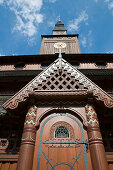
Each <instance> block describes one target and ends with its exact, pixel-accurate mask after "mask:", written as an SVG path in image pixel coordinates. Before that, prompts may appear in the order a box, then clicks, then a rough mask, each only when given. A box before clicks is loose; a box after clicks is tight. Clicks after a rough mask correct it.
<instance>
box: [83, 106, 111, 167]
mask: <svg viewBox="0 0 113 170" xmlns="http://www.w3.org/2000/svg"><path fill="white" fill-rule="evenodd" d="M85 110H86V117H87V124H88V127H87V133H88V139H89V148H90V155H91V161H92V167H93V170H108V164H107V160H106V156H105V150H104V145H103V141H102V136H101V132H100V128H99V121H98V118H97V114H96V112H95V110H94V108H93V106H92V105H87V106H86V107H85Z"/></svg>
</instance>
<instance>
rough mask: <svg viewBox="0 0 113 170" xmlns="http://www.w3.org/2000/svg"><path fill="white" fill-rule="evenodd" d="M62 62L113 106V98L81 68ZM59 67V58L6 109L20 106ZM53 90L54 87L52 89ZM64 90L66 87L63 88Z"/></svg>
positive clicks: (80, 80) (94, 92)
mask: <svg viewBox="0 0 113 170" xmlns="http://www.w3.org/2000/svg"><path fill="white" fill-rule="evenodd" d="M61 62H62V70H64V71H66V72H67V74H69V75H70V76H71V77H72V78H74V79H75V80H76V81H78V82H79V83H80V84H82V85H83V87H84V88H86V89H88V91H90V92H92V93H93V96H95V97H96V99H97V100H100V101H103V102H104V104H105V106H106V107H109V108H112V107H113V98H112V97H111V96H110V95H109V94H107V93H106V92H105V91H103V90H102V89H101V88H100V87H99V86H97V85H96V84H95V83H93V82H92V81H91V80H90V79H88V78H87V77H86V76H85V75H83V74H82V73H81V72H80V71H79V70H77V69H75V68H74V67H72V66H71V65H70V64H69V63H67V61H65V60H64V59H61ZM58 69H59V59H57V60H56V61H54V62H53V64H51V65H50V66H49V67H48V68H47V69H46V70H44V71H43V72H41V74H39V75H38V76H36V77H35V78H34V79H33V80H32V81H31V82H29V83H28V84H27V85H26V86H25V87H24V88H22V89H21V90H20V91H19V92H18V93H17V94H15V95H14V96H13V97H12V98H11V99H10V100H8V101H7V102H6V103H5V104H4V105H3V107H4V108H5V109H7V108H10V109H15V108H17V107H18V104H19V103H20V102H23V101H25V100H26V99H27V98H28V97H29V94H30V93H31V92H33V91H34V89H35V88H37V86H38V85H41V84H42V83H43V82H44V81H45V80H47V78H48V77H50V76H51V74H53V73H54V72H55V71H57V70H58ZM51 90H52V89H51ZM62 90H64V89H62Z"/></svg>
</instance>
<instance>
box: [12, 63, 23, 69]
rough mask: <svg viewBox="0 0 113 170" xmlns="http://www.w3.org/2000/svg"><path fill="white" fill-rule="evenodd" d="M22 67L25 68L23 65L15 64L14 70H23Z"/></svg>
mask: <svg viewBox="0 0 113 170" xmlns="http://www.w3.org/2000/svg"><path fill="white" fill-rule="evenodd" d="M23 67H25V64H24V63H17V64H15V65H14V68H15V69H23Z"/></svg>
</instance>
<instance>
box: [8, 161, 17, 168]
mask: <svg viewBox="0 0 113 170" xmlns="http://www.w3.org/2000/svg"><path fill="white" fill-rule="evenodd" d="M16 167H17V163H16V162H13V163H10V167H9V169H8V170H16Z"/></svg>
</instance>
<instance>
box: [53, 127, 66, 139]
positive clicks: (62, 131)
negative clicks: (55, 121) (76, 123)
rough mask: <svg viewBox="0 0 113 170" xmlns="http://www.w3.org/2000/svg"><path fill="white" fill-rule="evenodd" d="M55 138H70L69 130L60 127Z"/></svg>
mask: <svg viewBox="0 0 113 170" xmlns="http://www.w3.org/2000/svg"><path fill="white" fill-rule="evenodd" d="M55 138H69V132H68V129H67V128H66V127H64V126H60V127H58V128H57V129H56V130H55Z"/></svg>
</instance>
